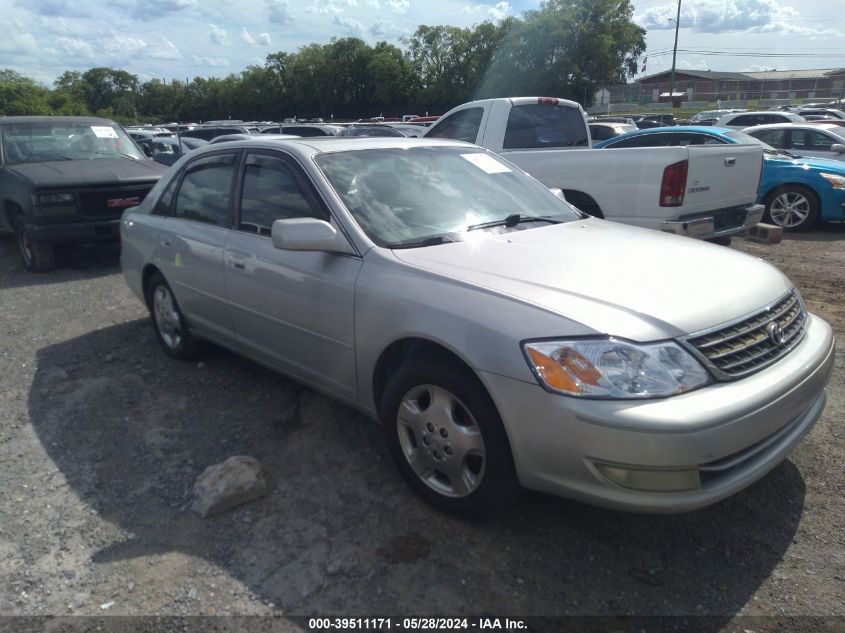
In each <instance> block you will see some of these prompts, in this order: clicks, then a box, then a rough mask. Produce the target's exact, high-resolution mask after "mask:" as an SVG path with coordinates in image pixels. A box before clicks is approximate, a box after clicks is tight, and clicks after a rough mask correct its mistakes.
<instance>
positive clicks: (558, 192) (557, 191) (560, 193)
mask: <svg viewBox="0 0 845 633" xmlns="http://www.w3.org/2000/svg"><path fill="white" fill-rule="evenodd" d="M549 191H551V192H552V193H553V194H555V196H557V197H558V198H560V199H561V200H563V201H564V202H566V196H565V195H563V191H561V190H560V189H558V188H557V187H549Z"/></svg>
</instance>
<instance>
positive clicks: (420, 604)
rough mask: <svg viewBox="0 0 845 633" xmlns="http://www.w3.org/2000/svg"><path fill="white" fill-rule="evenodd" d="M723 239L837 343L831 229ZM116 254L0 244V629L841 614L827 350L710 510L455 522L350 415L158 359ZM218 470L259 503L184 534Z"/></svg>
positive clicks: (844, 296)
mask: <svg viewBox="0 0 845 633" xmlns="http://www.w3.org/2000/svg"><path fill="white" fill-rule="evenodd" d="M735 242H736V243H735V245H734V246H733V248H739V249H741V250H744V251H747V252H749V253H752V254H754V255H756V256H759V257H762V258H763V259H766V260H767V261H770V262H772V263H773V264H775V265H777V266H779V267H780V268H781V269H783V270H784V271H785V272H786V273H787V274H788V275H790V277H791V278H792V279H793V280H794V281H795V282H796V284H797V285H798V287H799V289H800V290H801V292H802V294H803V296H804V298H805V300H806V302H807V304H808V306H809V308H810V309H811V311H813V312H815V313H816V314H819V315H820V316H822V317H824V318H825V319H827V320H828V321H829V322H830V323H832V324H833V326H834V328H835V330H836V331H837V333H838V335H839V337H840V340H842V334H843V332H844V331H845V293H843V289H845V248H843V244H845V226H842V225H831V226H827V227H825V228H824V229H820V230H818V231H815V232H811V233H806V234H801V235H796V236H789V237H787V239H786V240H785V241H784V243H782V244H780V245H774V246H768V245H759V244H752V243H749V242H745V241H743V240H736V241H735ZM117 258H118V255H117V251H116V250H115V249H114V248H105V249H104V248H103V247H96V248H95V247H75V248H68V249H64V250H63V251H62V252H61V253H60V257H59V269H58V270H56V271H53V272H50V273H46V274H30V273H26V272H25V271H23V269H22V267H21V266H20V263H19V261H18V258H17V253H16V251H15V248H14V242H13V240H11V239H8V238H2V239H0V337H2V346H0V481H2V484H3V485H2V486H0V578H2V582H0V615H4V616H31V615H53V616H55V615H69V614H73V615H103V614H107V615H113V614H129V615H165V616H168V615H173V616H181V615H219V614H237V615H252V614H277V615H278V614H285V615H290V614H298V615H361V616H366V615H373V614H381V615H386V614H392V615H402V614H406V615H407V614H416V615H430V614H453V615H457V614H476V615H479V614H511V615H513V614H521V615H546V616H565V615H602V616H619V615H625V614H627V615H637V616H650V615H708V616H714V617H713V618H712V619H709V620H707V622H708V624H707V627H706V628H707V630H712V631H719V630H722V629H723V628H724V629H725V630H727V627H729V626H730V622H731V619H732V618H733V617H734V616H736V615H738V614H740V615H750V616H807V615H826V616H833V615H835V616H845V526H843V517H845V474H843V473H845V441H843V426H842V420H843V418H845V389H843V381H844V380H845V376H844V375H843V368H845V363H843V358H842V356H843V352H842V349H841V348H840V351H839V352H838V353H837V363H836V368H835V370H834V375H833V378H832V382H831V385H830V389H829V396H830V397H829V400H828V405H827V409H826V411H825V413H824V416H823V417H822V419H821V420H820V421H819V422H818V424H817V425H816V426H815V428H814V429H813V430H812V431H811V433H810V434H809V435H808V437H807V438H806V439H805V440H804V442H803V443H802V444H801V445H800V446H799V448H798V449H797V450H796V451H795V452H794V454H793V455H792V456H791V457H790V458H789V460H787V461H786V462H784V463H783V464H782V465H780V466H779V467H778V468H777V469H775V470H774V471H773V472H772V473H771V474H770V475H768V476H767V477H765V478H764V479H763V480H761V481H760V482H758V483H757V484H755V485H753V486H751V487H750V488H749V489H747V490H745V491H743V492H741V493H740V494H738V495H736V496H734V497H732V498H730V499H728V500H726V501H724V502H722V503H719V504H717V505H715V506H713V507H710V508H707V509H704V510H701V511H697V512H693V513H689V514H684V515H675V516H642V515H632V514H625V513H619V512H612V511H608V510H602V509H597V508H592V507H588V506H585V505H581V504H578V503H574V502H570V501H566V500H562V499H558V498H553V497H548V496H543V495H537V494H528V495H526V496H525V498H524V499H523V500H522V501H521V503H520V504H519V505H518V506H517V507H516V508H515V509H514V511H513V512H512V513H510V514H509V515H507V516H504V517H499V518H497V519H493V520H489V521H486V522H483V523H469V522H464V521H461V520H458V519H455V518H452V517H450V516H445V515H442V514H439V513H437V512H436V511H434V510H432V509H430V508H429V507H428V506H426V505H425V504H423V503H422V502H421V501H419V500H418V499H417V498H416V497H415V496H414V495H413V494H412V493H411V492H410V490H409V489H408V488H407V487H406V486H405V484H404V483H403V482H402V481H401V479H400V477H399V475H398V473H397V471H396V470H395V469H394V467H393V465H392V463H391V462H390V460H389V457H388V456H387V453H386V450H385V448H384V447H383V443H382V439H381V436H380V431H379V429H378V427H377V426H376V425H375V424H372V423H371V422H370V421H369V420H367V419H365V418H364V417H362V416H361V415H359V414H358V413H356V412H354V411H352V410H350V409H348V408H346V407H344V406H342V405H340V404H337V403H335V402H333V401H331V400H328V399H326V398H324V397H322V396H320V395H318V394H316V393H314V392H312V391H310V390H309V389H306V388H304V387H301V386H299V385H297V384H295V383H292V382H290V381H288V380H286V379H285V378H283V377H281V376H279V375H276V374H274V373H271V372H270V371H267V370H265V369H263V368H261V367H259V366H257V365H255V364H253V363H251V362H249V361H246V360H243V359H241V358H239V357H237V356H234V355H232V354H230V353H228V352H225V351H222V350H213V351H212V352H211V353H210V354H208V355H207V356H206V357H205V358H204V359H203V360H202V361H201V362H192V363H188V364H185V363H180V362H178V361H174V360H172V359H170V358H169V357H167V356H166V355H165V354H164V353H163V352H161V351H160V350H159V349H158V347H157V343H156V341H155V339H154V335H153V331H152V329H151V327H150V324H149V322H148V321H147V318H146V313H145V310H144V308H143V307H142V305H141V304H140V303H139V302H138V301H137V300H136V299H135V298H134V296H132V295H131V294H130V292H129V290H128V289H127V288H126V287H125V285H124V283H123V279H122V277H121V275H120V272H119V266H118V259H117ZM235 454H247V455H253V456H255V457H257V458H258V459H259V460H260V461H261V462H262V463H263V465H264V468H265V473H266V477H267V482H268V486H269V494H268V495H267V496H265V497H264V498H262V499H260V500H258V501H256V502H253V503H250V504H247V505H245V506H242V507H240V508H238V509H236V510H233V511H230V512H227V513H225V514H223V515H219V516H216V517H212V518H209V519H200V518H199V517H198V516H197V515H196V514H195V513H193V512H192V511H191V510H190V507H189V505H190V491H191V486H192V484H193V481H194V479H195V477H196V476H197V475H198V474H199V473H200V472H202V470H203V469H204V468H205V467H206V466H208V465H210V464H214V463H218V462H221V461H223V460H224V459H225V458H227V457H229V456H231V455H235ZM810 621H811V620H802V619H801V618H800V617H799V618H798V619H797V620H794V621H793V622H798V623H801V622H804V623H805V624H803V625H802V624H797V625H793V630H798V629H801V628H802V627H805V628H806V629H807V630H809V629H810V628H811V626H810V624H809V622H810ZM22 622H27V621H21V623H19V626H18V627H17V628H16V629H15V630H23V623H22ZM813 622H816V621H813ZM843 623H845V620H843V619H839V620H834V621H833V624H832V625H831V626H834V627H839V625H842V624H843ZM828 624H830V622H828ZM814 626H821V625H819V624H818V622H816V624H815V625H814ZM825 626H827V625H825ZM211 628H213V627H211ZM211 628H208V627H207V630H211ZM2 629H3V624H2V623H0V630H2ZM10 630H11V629H10ZM103 630H109V629H108V628H106V629H103ZM180 630H182V629H180ZM291 630H299V629H296V628H293V629H291ZM814 630H822V629H821V628H819V629H814ZM823 630H826V631H827V630H831V631H832V630H842V629H841V628H824V629H823Z"/></svg>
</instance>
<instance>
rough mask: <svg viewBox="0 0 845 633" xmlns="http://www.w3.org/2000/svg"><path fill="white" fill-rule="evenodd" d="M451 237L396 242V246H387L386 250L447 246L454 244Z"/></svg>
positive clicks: (436, 236)
mask: <svg viewBox="0 0 845 633" xmlns="http://www.w3.org/2000/svg"><path fill="white" fill-rule="evenodd" d="M454 241H455V240H453V239H452V238H451V237H447V236H446V235H434V236H432V237H427V238H425V239H422V240H414V241H412V242H397V243H396V244H388V245H387V248H420V247H423V246H437V245H438V244H448V243H450V242H454Z"/></svg>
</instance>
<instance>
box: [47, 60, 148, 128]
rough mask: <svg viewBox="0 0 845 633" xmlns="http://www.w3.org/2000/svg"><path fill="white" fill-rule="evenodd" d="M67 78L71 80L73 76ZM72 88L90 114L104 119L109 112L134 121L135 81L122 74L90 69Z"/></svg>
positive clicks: (134, 78) (129, 76)
mask: <svg viewBox="0 0 845 633" xmlns="http://www.w3.org/2000/svg"><path fill="white" fill-rule="evenodd" d="M65 75H68V73H65ZM63 77H64V75H63ZM70 77H71V78H73V73H71V74H70ZM74 79H75V78H74ZM71 85H72V86H75V87H74V89H75V90H79V91H80V92H81V95H82V97H83V98H84V100H85V103H86V105H87V106H88V109H89V110H91V111H92V112H96V113H98V114H99V113H101V112H102V113H103V114H104V115H105V114H107V113H109V112H111V113H112V114H113V115H114V116H118V117H121V118H124V119H134V118H136V117H137V96H138V77H136V76H135V75H132V74H130V73H128V72H126V71H125V70H115V69H114V68H105V67H99V68H91V69H90V70H87V71H85V72H84V73H82V75H81V76H80V77H79V81H78V83H77V82H76V81H74V82H73V83H72V84H71Z"/></svg>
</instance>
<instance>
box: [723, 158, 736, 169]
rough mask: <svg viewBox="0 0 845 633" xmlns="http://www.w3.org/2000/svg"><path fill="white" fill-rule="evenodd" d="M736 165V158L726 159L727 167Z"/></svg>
mask: <svg viewBox="0 0 845 633" xmlns="http://www.w3.org/2000/svg"><path fill="white" fill-rule="evenodd" d="M734 165H736V158H726V159H725V167H733V166H734Z"/></svg>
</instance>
